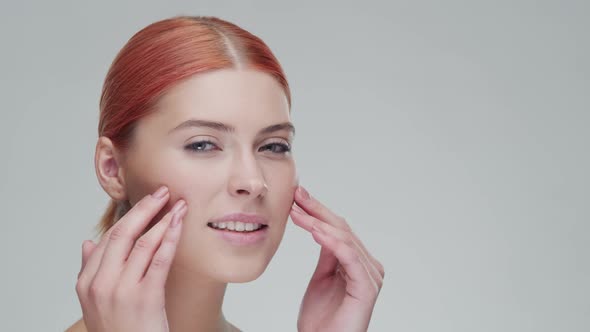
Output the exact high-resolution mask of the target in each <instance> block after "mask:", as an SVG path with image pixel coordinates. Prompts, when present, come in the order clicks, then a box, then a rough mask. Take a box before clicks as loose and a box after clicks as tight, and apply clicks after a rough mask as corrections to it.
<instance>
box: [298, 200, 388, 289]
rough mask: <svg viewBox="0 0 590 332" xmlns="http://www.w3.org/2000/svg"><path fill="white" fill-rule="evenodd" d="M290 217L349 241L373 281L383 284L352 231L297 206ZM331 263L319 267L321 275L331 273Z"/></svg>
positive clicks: (375, 267)
mask: <svg viewBox="0 0 590 332" xmlns="http://www.w3.org/2000/svg"><path fill="white" fill-rule="evenodd" d="M291 219H292V220H293V222H294V223H295V224H296V225H298V226H300V227H302V228H304V229H306V230H308V231H310V232H312V231H313V229H314V228H315V227H319V228H320V229H322V230H323V232H324V233H328V234H332V235H334V236H335V237H336V238H337V239H339V240H341V241H347V242H350V243H351V244H352V245H354V246H355V247H356V248H357V249H358V250H359V251H360V253H361V254H362V256H363V263H364V264H365V267H366V268H367V270H368V271H369V273H370V274H371V277H372V278H373V279H374V281H375V283H376V284H377V285H378V286H379V287H381V285H382V284H383V274H381V272H380V271H379V268H378V267H377V266H376V264H375V262H374V261H373V260H374V258H373V257H372V256H371V255H370V254H369V253H368V252H367V251H366V249H364V247H363V246H360V245H359V242H360V241H359V240H358V238H357V237H356V235H355V234H354V232H352V231H345V230H342V229H340V228H337V227H334V226H332V225H329V224H327V223H325V222H322V221H321V220H318V219H317V218H314V217H313V216H310V215H309V214H307V213H305V211H303V210H302V209H300V208H298V207H297V206H294V207H293V209H292V213H291ZM318 264H319V262H318ZM322 264H324V263H322ZM332 265H333V264H328V265H325V266H323V268H322V269H321V271H322V272H321V273H322V276H326V275H329V274H330V273H332V271H330V270H329V268H330V267H333V268H335V266H332Z"/></svg>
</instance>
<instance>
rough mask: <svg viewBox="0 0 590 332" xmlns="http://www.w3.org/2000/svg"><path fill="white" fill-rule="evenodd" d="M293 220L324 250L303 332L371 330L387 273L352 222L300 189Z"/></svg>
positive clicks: (304, 309) (305, 306)
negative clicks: (354, 228) (365, 245)
mask: <svg viewBox="0 0 590 332" xmlns="http://www.w3.org/2000/svg"><path fill="white" fill-rule="evenodd" d="M295 202H296V203H297V206H296V205H295V204H294V205H293V208H292V209H291V213H290V215H291V219H292V220H293V222H294V223H295V224H296V225H298V226H300V227H301V228H303V229H305V230H307V231H309V232H311V234H312V236H313V238H314V240H315V241H316V242H317V243H319V244H320V245H321V246H322V248H321V251H320V257H319V261H318V264H317V266H316V269H315V272H314V273H313V276H312V277H311V281H310V282H309V285H308V287H307V291H306V292H305V295H304V297H303V301H302V303H301V307H300V311H299V317H298V319H297V329H298V331H300V332H316V331H338V332H360V331H367V329H368V327H369V321H370V320H371V314H372V313H373V307H374V306H375V301H376V300H377V296H378V295H379V292H380V290H381V286H382V285H383V277H384V275H385V272H384V270H383V265H382V264H381V263H379V261H377V260H376V259H375V258H374V257H373V256H372V255H371V254H370V253H369V252H368V251H367V249H366V248H365V247H364V245H363V244H362V242H361V241H360V240H359V239H358V237H357V236H356V235H355V234H354V232H353V231H352V229H351V228H350V226H349V225H348V223H347V222H346V220H345V219H344V218H342V217H340V216H338V215H336V214H335V213H333V212H332V211H330V210H329V209H328V208H326V207H325V206H324V205H323V204H322V203H320V202H319V201H317V200H316V199H315V198H313V197H310V196H309V194H308V193H307V191H306V190H305V189H303V188H302V187H299V188H298V189H297V190H296V192H295Z"/></svg>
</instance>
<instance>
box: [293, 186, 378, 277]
mask: <svg viewBox="0 0 590 332" xmlns="http://www.w3.org/2000/svg"><path fill="white" fill-rule="evenodd" d="M297 191H301V192H300V193H299V194H296V196H298V195H299V196H301V199H303V200H304V201H306V200H314V201H315V202H312V203H309V202H308V210H303V209H301V208H300V207H298V206H297V205H293V210H295V212H300V213H302V214H303V215H305V214H309V215H311V216H313V217H315V218H316V219H319V220H323V221H325V222H327V223H329V224H331V225H334V226H336V227H338V228H340V229H344V230H347V231H349V232H350V233H351V234H352V236H353V239H354V241H355V243H356V244H357V245H358V246H359V247H360V248H361V249H362V251H363V253H364V254H365V256H367V258H368V259H369V260H370V261H371V264H372V265H374V267H375V268H376V269H377V271H379V274H380V275H381V278H383V277H384V276H385V271H384V269H383V265H382V264H381V263H380V262H379V261H378V260H377V259H375V257H373V255H372V254H371V253H370V252H369V251H368V250H367V248H366V247H365V245H364V244H363V243H362V241H361V240H360V239H359V238H358V237H357V235H356V234H355V233H354V232H353V231H352V228H351V227H350V226H349V225H348V223H347V222H346V220H345V219H344V218H342V217H340V216H338V215H336V214H335V213H333V212H331V211H330V210H329V209H328V208H326V207H325V206H323V205H322V204H321V203H320V202H319V201H317V200H316V199H314V198H313V197H309V198H308V199H306V197H307V196H308V195H309V194H305V192H306V191H305V189H303V187H299V189H298V190H297ZM297 204H301V205H302V206H303V205H304V204H305V203H304V202H302V203H299V201H298V203H297ZM310 206H311V207H310ZM313 211H320V212H317V213H315V214H314V212H313ZM291 219H293V218H291ZM330 220H331V222H330ZM293 221H295V220H293ZM299 226H301V227H303V228H304V229H307V230H308V231H311V227H312V223H311V222H306V221H305V220H303V221H302V223H301V224H300V225H299Z"/></svg>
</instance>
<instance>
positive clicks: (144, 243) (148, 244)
mask: <svg viewBox="0 0 590 332" xmlns="http://www.w3.org/2000/svg"><path fill="white" fill-rule="evenodd" d="M154 246H155V244H154V243H153V241H152V240H151V239H149V238H146V237H145V236H142V237H140V238H139V239H137V241H135V248H137V249H138V250H148V249H150V248H152V247H154Z"/></svg>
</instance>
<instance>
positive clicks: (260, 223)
mask: <svg viewBox="0 0 590 332" xmlns="http://www.w3.org/2000/svg"><path fill="white" fill-rule="evenodd" d="M207 226H209V228H211V229H212V230H213V231H214V232H215V233H217V234H218V235H219V236H220V237H221V238H222V239H224V240H226V241H228V242H229V243H230V244H232V245H240V246H243V245H254V244H257V243H262V242H263V241H264V239H265V238H266V237H267V236H268V220H267V219H266V218H264V217H262V216H260V215H255V214H246V213H230V214H227V215H225V216H223V217H221V218H215V219H212V220H210V221H209V222H208V223H207Z"/></svg>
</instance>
